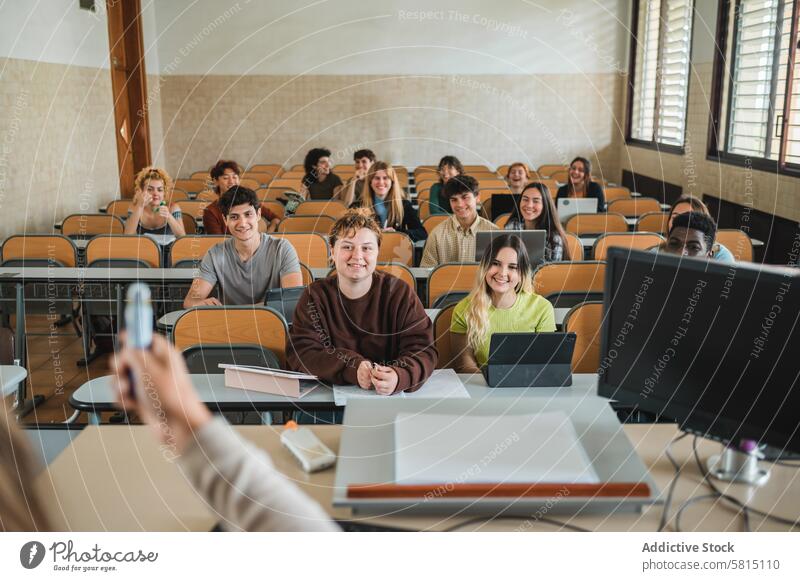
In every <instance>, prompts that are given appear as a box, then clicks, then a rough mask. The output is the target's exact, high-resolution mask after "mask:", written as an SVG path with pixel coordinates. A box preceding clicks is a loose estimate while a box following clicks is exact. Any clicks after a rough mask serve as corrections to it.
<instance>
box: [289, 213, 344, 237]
mask: <svg viewBox="0 0 800 581" xmlns="http://www.w3.org/2000/svg"><path fill="white" fill-rule="evenodd" d="M335 223H336V220H335V219H334V218H332V217H330V216H289V217H287V218H284V219H283V220H281V221H280V223H279V224H278V232H283V233H286V232H313V233H315V234H322V235H323V236H327V235H328V234H329V233H330V231H331V228H333V225H334V224H335Z"/></svg>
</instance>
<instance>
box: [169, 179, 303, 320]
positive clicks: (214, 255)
mask: <svg viewBox="0 0 800 581" xmlns="http://www.w3.org/2000/svg"><path fill="white" fill-rule="evenodd" d="M219 204H220V208H221V209H222V213H223V215H224V216H225V224H226V226H227V228H228V232H229V233H230V234H231V238H230V239H228V240H226V241H225V242H221V243H220V244H217V245H216V246H212V247H211V249H209V251H208V252H207V253H206V255H205V256H204V257H203V262H202V263H201V264H200V276H199V277H198V278H196V279H194V282H192V288H191V289H189V293H188V294H187V295H186V299H185V300H184V301H183V306H184V307H185V308H189V307H195V306H200V305H221V304H225V305H255V304H261V303H263V301H264V296H265V295H266V293H267V290H268V289H271V288H278V287H283V288H287V287H293V286H303V277H302V275H301V273H300V261H299V260H298V258H297V252H295V250H294V248H293V247H292V245H291V244H290V243H289V242H288V241H287V240H284V239H282V238H273V237H271V236H268V235H267V234H261V233H260V232H259V231H258V221H259V219H260V214H259V211H258V209H259V205H260V204H259V202H258V198H257V197H256V193H255V192H254V191H253V190H250V189H248V188H243V187H238V186H237V187H233V188H231V189H230V190H228V191H227V192H225V193H224V194H223V195H222V197H221V198H220V200H219ZM217 284H219V286H220V289H221V291H222V292H221V296H222V301H221V302H220V301H219V300H217V299H216V298H214V297H210V296H209V295H210V294H211V291H212V290H214V286H215V285H217Z"/></svg>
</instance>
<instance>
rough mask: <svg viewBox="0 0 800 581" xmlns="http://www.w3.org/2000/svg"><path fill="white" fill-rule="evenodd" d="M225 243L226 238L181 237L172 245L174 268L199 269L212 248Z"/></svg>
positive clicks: (171, 252) (171, 255)
mask: <svg viewBox="0 0 800 581" xmlns="http://www.w3.org/2000/svg"><path fill="white" fill-rule="evenodd" d="M224 241H225V236H209V235H206V236H181V237H180V238H178V239H177V240H175V242H173V243H172V248H171V250H170V257H171V261H172V268H198V267H199V266H200V262H202V260H203V257H204V256H205V255H206V252H208V249H209V248H211V247H212V246H215V245H217V244H220V243H222V242H224Z"/></svg>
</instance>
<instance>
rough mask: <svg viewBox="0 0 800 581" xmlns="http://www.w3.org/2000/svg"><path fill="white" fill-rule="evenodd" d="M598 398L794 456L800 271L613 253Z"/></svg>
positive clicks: (798, 447)
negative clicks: (757, 443)
mask: <svg viewBox="0 0 800 581" xmlns="http://www.w3.org/2000/svg"><path fill="white" fill-rule="evenodd" d="M604 300H605V311H604V312H605V316H604V322H603V332H602V346H601V354H600V358H601V360H600V369H599V370H598V371H599V374H600V381H599V393H600V395H602V396H605V397H609V398H612V399H615V400H617V401H619V402H621V403H623V404H633V405H635V406H636V407H638V408H639V409H640V410H644V411H648V412H651V413H655V414H660V415H662V416H665V417H667V418H671V419H674V420H675V421H677V422H678V423H679V424H681V426H682V427H683V428H684V429H687V430H691V431H696V432H700V433H702V434H705V435H707V436H710V437H714V438H717V439H720V440H722V441H726V442H728V441H737V440H739V439H742V438H746V439H754V440H758V441H759V442H761V443H764V444H770V445H772V446H776V447H780V448H786V449H788V450H793V451H800V429H798V428H799V424H800V381H799V379H798V376H799V375H800V324H798V323H799V321H798V316H799V315H800V271H799V270H797V269H793V268H788V267H787V268H782V269H779V268H758V267H756V266H755V265H751V264H742V263H722V262H718V261H713V260H712V261H708V260H700V259H688V258H682V257H677V256H670V255H665V254H653V253H647V252H628V251H627V250H622V249H611V250H610V251H609V255H608V269H607V273H606V292H605V298H604Z"/></svg>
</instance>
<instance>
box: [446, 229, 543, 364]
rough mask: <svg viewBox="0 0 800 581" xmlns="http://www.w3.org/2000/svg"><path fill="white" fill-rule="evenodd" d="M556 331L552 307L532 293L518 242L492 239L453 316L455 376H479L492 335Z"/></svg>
mask: <svg viewBox="0 0 800 581" xmlns="http://www.w3.org/2000/svg"><path fill="white" fill-rule="evenodd" d="M555 330H556V321H555V311H554V310H553V305H552V304H550V302H549V301H548V300H547V299H545V298H544V297H541V296H539V295H537V294H536V293H534V292H533V271H532V269H531V265H530V260H529V259H528V252H527V251H526V250H525V245H524V244H523V243H522V240H521V239H520V238H519V236H515V235H513V234H504V235H502V236H498V237H497V238H494V239H493V240H492V243H491V244H490V245H489V247H488V248H487V249H486V252H485V253H484V255H483V258H482V259H481V264H480V268H479V269H478V276H477V278H476V281H475V288H474V289H473V290H472V292H471V293H470V294H469V296H467V297H466V298H465V299H463V300H462V301H461V302H459V303H458V304H457V305H456V307H455V310H454V311H453V318H452V322H451V324H450V332H451V340H452V344H453V348H454V349H455V351H456V353H458V356H457V359H456V365H455V368H456V371H457V372H459V373H479V372H480V368H481V367H483V366H484V365H486V362H487V360H488V358H489V342H490V340H491V337H492V334H493V333H523V332H524V333H534V332H535V333H542V332H545V333H546V332H553V331H555Z"/></svg>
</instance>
